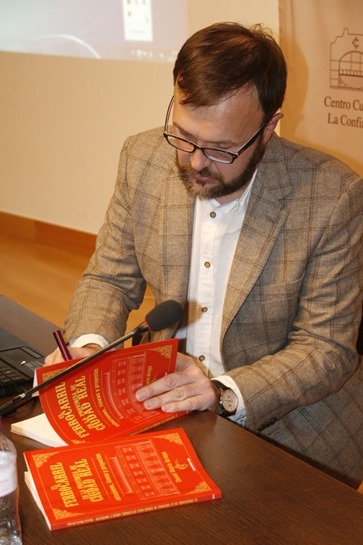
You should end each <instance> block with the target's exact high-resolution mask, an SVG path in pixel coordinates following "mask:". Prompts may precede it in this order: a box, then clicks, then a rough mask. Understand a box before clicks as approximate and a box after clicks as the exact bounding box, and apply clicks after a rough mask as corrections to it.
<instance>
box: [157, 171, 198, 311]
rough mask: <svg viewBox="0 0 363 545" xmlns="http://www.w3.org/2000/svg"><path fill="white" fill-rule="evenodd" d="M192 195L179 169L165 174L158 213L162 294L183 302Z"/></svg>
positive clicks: (185, 292)
mask: <svg viewBox="0 0 363 545" xmlns="http://www.w3.org/2000/svg"><path fill="white" fill-rule="evenodd" d="M194 202H195V201H194V198H193V197H190V196H189V195H188V193H187V192H186V190H185V188H184V187H183V184H182V182H181V180H180V177H179V174H178V171H177V169H176V167H175V171H173V173H172V174H171V175H170V174H169V176H168V182H167V183H166V184H165V190H164V199H163V208H162V211H161V215H160V221H161V224H160V231H161V236H162V255H163V261H162V263H163V265H162V267H163V270H162V284H161V285H162V286H163V297H164V298H172V299H176V300H178V301H179V302H180V303H184V302H185V301H186V299H187V294H188V281H189V269H190V257H191V255H190V254H191V245H192V235H193V220H194Z"/></svg>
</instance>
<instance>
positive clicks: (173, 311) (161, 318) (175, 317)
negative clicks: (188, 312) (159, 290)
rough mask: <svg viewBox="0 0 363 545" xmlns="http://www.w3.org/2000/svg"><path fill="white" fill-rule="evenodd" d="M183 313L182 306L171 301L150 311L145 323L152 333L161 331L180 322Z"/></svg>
mask: <svg viewBox="0 0 363 545" xmlns="http://www.w3.org/2000/svg"><path fill="white" fill-rule="evenodd" d="M182 313H183V310H182V306H181V304H180V303H178V302H177V301H173V300H172V299H169V300H168V301H163V302H162V303H160V305H157V306H156V307H155V308H153V309H152V310H150V312H148V313H147V315H146V317H145V321H146V323H147V325H148V327H149V329H151V331H160V330H161V329H165V328H167V327H171V326H172V325H174V324H175V323H176V322H179V320H180V319H181V317H182Z"/></svg>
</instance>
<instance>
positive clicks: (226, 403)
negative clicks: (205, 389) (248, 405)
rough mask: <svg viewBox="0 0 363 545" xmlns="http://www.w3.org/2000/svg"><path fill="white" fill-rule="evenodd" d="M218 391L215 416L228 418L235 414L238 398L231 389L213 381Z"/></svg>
mask: <svg viewBox="0 0 363 545" xmlns="http://www.w3.org/2000/svg"><path fill="white" fill-rule="evenodd" d="M213 382H214V384H215V385H216V386H217V388H218V390H219V400H218V406H217V414H219V415H220V416H224V417H225V418H228V417H229V416H233V415H234V414H236V412H237V407H238V398H237V396H236V394H235V393H234V391H233V390H232V389H231V388H228V387H227V386H225V385H224V384H222V383H221V382H217V381H216V380H214V381H213Z"/></svg>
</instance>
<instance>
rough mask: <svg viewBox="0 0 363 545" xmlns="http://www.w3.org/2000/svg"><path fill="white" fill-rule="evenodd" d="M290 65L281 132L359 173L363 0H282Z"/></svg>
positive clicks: (362, 159) (362, 166)
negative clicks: (336, 158) (339, 160)
mask: <svg viewBox="0 0 363 545" xmlns="http://www.w3.org/2000/svg"><path fill="white" fill-rule="evenodd" d="M280 43H281V47H282V49H283V52H284V54H285V57H286V61H287V65H288V86H287V94H286V99H285V103H284V106H283V108H282V111H283V112H284V114H285V117H284V119H283V120H282V122H281V127H280V133H281V135H282V136H286V137H287V138H291V139H292V140H295V141H297V142H301V143H303V144H306V145H308V146H312V147H316V148H319V149H322V150H324V151H327V152H328V153H331V154H332V155H335V156H336V157H338V158H340V159H341V160H343V161H344V162H346V163H347V164H349V165H350V166H351V167H352V168H353V169H354V170H356V171H357V172H359V173H360V175H362V176H363V0H280Z"/></svg>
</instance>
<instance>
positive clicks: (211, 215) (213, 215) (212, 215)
mask: <svg viewBox="0 0 363 545" xmlns="http://www.w3.org/2000/svg"><path fill="white" fill-rule="evenodd" d="M209 215H210V217H211V218H215V217H216V215H217V214H216V213H215V212H211V213H210V214H209Z"/></svg>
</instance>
